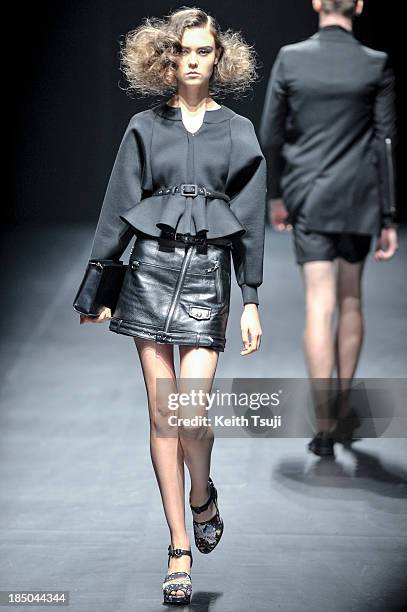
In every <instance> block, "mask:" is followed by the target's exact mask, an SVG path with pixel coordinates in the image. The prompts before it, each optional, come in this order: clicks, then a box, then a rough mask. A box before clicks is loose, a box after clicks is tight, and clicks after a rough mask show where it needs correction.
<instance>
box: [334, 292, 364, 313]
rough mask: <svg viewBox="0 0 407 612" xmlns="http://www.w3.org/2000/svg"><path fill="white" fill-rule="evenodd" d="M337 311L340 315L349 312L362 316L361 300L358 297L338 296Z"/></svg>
mask: <svg viewBox="0 0 407 612" xmlns="http://www.w3.org/2000/svg"><path fill="white" fill-rule="evenodd" d="M338 309H339V313H340V314H344V313H349V312H353V313H356V314H362V300H361V298H360V296H355V295H346V296H339V298H338Z"/></svg>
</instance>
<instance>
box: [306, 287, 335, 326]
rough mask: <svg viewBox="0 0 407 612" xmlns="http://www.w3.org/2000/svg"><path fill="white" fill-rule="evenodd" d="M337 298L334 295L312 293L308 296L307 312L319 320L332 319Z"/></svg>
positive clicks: (309, 315)
mask: <svg viewBox="0 0 407 612" xmlns="http://www.w3.org/2000/svg"><path fill="white" fill-rule="evenodd" d="M335 306H336V303H335V299H334V298H333V297H332V296H325V295H318V294H310V293H308V294H307V296H306V314H307V316H308V317H313V318H315V319H317V320H324V321H326V320H330V319H331V318H332V316H333V313H334V311H335Z"/></svg>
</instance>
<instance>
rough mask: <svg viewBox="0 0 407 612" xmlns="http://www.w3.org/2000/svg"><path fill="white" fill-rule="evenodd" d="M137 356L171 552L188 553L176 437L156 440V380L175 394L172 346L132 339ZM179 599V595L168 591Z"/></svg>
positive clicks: (175, 567) (185, 562)
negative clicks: (179, 549)
mask: <svg viewBox="0 0 407 612" xmlns="http://www.w3.org/2000/svg"><path fill="white" fill-rule="evenodd" d="M134 341H135V344H136V346H137V350H138V353H139V356H140V361H141V366H142V370H143V375H144V381H145V384H146V390H147V396H148V408H149V417H150V454H151V459H152V463H153V467H154V471H155V475H156V478H157V482H158V486H159V489H160V493H161V499H162V502H163V507H164V513H165V517H166V520H167V523H168V527H169V530H170V534H171V543H172V545H173V546H174V547H175V548H187V549H190V542H189V537H188V533H187V530H186V528H185V486H184V457H183V451H182V447H181V445H180V443H179V438H178V435H177V434H175V435H173V436H163V435H160V436H157V426H158V422H159V421H160V420H161V418H162V417H164V418H165V417H166V414H164V412H165V411H166V409H165V407H164V406H161V405H160V400H159V398H157V386H156V380H157V378H165V379H169V385H170V386H171V387H172V388H173V391H174V392H177V387H176V374H175V368H174V358H173V346H172V345H170V344H156V343H155V342H153V341H150V340H143V339H141V338H134ZM169 569H170V571H171V572H175V571H188V572H189V570H190V557H187V556H186V555H183V556H182V557H179V558H176V557H171V559H170V565H169ZM171 594H172V595H182V594H183V591H181V590H177V591H175V590H174V591H172V593H171Z"/></svg>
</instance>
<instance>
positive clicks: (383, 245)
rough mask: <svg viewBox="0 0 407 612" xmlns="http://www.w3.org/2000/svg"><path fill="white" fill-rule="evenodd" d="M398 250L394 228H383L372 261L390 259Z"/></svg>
mask: <svg viewBox="0 0 407 612" xmlns="http://www.w3.org/2000/svg"><path fill="white" fill-rule="evenodd" d="M397 249H398V241H397V230H396V228H395V227H383V228H382V231H381V234H380V237H379V238H378V239H377V242H376V250H375V253H374V256H373V257H374V259H375V260H376V261H387V260H388V259H391V258H392V257H393V255H394V254H395V252H396V251H397Z"/></svg>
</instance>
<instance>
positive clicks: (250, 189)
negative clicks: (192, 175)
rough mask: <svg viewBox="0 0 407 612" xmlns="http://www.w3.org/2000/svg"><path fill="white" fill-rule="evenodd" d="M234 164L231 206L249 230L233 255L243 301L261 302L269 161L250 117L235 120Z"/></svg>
mask: <svg viewBox="0 0 407 612" xmlns="http://www.w3.org/2000/svg"><path fill="white" fill-rule="evenodd" d="M231 143H232V150H231V164H230V171H229V177H228V181H227V186H226V191H227V193H228V194H229V195H230V196H231V198H232V199H231V201H230V203H229V205H230V209H231V210H232V211H233V212H234V213H235V215H236V216H237V218H238V219H239V221H240V222H241V224H242V225H243V227H244V228H245V229H246V232H245V234H243V236H239V237H237V238H235V239H234V240H233V248H232V257H233V265H234V269H235V274H236V280H237V283H238V285H239V287H240V289H241V292H242V298H243V303H244V304H245V305H246V304H258V303H259V300H258V294H257V288H258V287H259V286H260V285H261V283H262V281H263V255H264V232H265V209H266V180H267V178H266V162H265V159H264V157H263V154H262V152H261V149H260V145H259V143H258V140H257V137H256V133H255V130H254V127H253V124H252V123H251V121H250V120H249V119H246V118H243V117H241V116H238V115H237V116H235V117H233V119H232V120H231Z"/></svg>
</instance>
